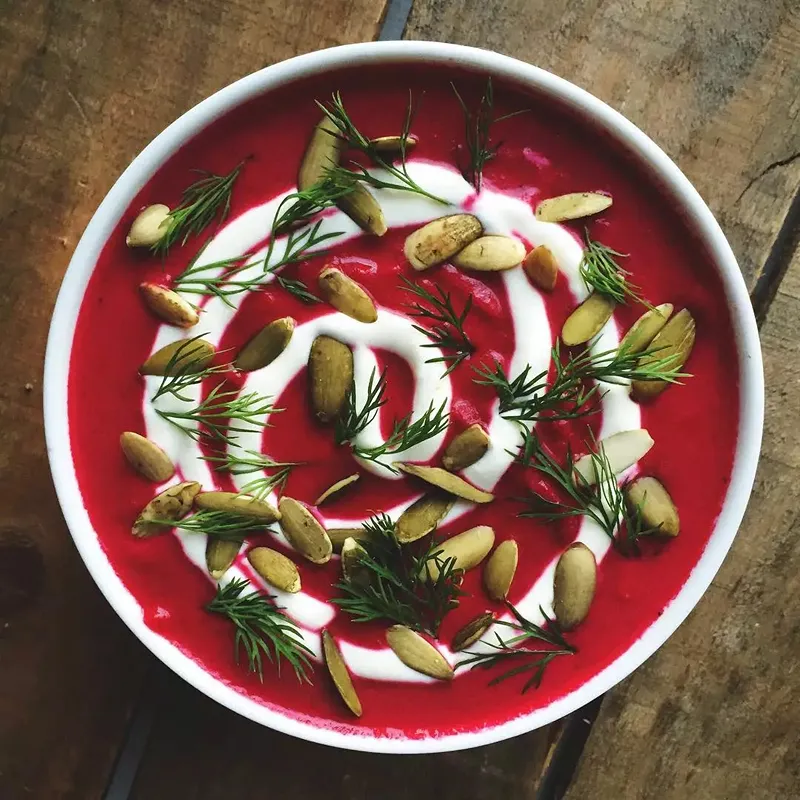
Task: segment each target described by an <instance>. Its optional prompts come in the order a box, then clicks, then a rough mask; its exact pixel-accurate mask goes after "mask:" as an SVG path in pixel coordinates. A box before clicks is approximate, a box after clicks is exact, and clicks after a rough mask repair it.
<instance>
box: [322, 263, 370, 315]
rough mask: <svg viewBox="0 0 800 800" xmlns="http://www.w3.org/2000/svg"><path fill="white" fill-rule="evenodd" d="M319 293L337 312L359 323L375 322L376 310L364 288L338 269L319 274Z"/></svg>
mask: <svg viewBox="0 0 800 800" xmlns="http://www.w3.org/2000/svg"><path fill="white" fill-rule="evenodd" d="M318 281H319V291H320V294H321V295H322V297H323V299H324V300H327V301H328V302H329V303H330V304H331V305H332V306H333V307H334V308H335V309H336V310H337V311H341V312H342V314H347V316H348V317H352V318H353V319H356V320H358V321H359V322H375V320H376V319H378V309H377V308H376V307H375V303H374V302H373V301H372V298H371V297H370V296H369V295H368V294H367V292H366V291H365V290H364V288H363V287H362V286H361V285H360V284H358V283H356V282H355V281H354V280H353V279H352V278H349V277H348V276H347V275H345V274H344V272H342V271H341V270H340V269H336V268H335V267H326V268H325V269H323V270H322V272H320V273H319V278H318Z"/></svg>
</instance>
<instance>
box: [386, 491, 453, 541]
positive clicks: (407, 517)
mask: <svg viewBox="0 0 800 800" xmlns="http://www.w3.org/2000/svg"><path fill="white" fill-rule="evenodd" d="M454 503H455V499H454V498H453V496H452V495H449V494H446V493H444V492H435V493H432V494H425V495H423V496H422V497H420V498H419V500H415V501H414V502H413V503H412V504H411V505H410V506H409V507H408V508H407V509H406V510H405V511H404V512H403V513H402V514H401V515H400V516H399V517H398V518H397V522H396V523H395V526H394V535H395V536H396V537H397V541H398V542H400V544H408V543H409V542H416V541H417V539H421V538H422V537H423V536H427V535H428V534H429V533H430V532H431V531H432V530H434V529H435V528H436V526H437V525H438V524H439V523H440V522H441V521H442V520H443V519H444V518H445V517H446V516H447V515H448V514H449V513H450V509H451V508H452V507H453V504H454Z"/></svg>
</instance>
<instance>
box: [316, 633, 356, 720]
mask: <svg viewBox="0 0 800 800" xmlns="http://www.w3.org/2000/svg"><path fill="white" fill-rule="evenodd" d="M322 654H323V655H324V656H325V666H326V667H327V668H328V672H329V673H330V676H331V678H332V680H333V685H334V686H335V687H336V691H337V692H339V695H340V696H341V698H342V700H344V704H345V705H346V706H347V707H348V708H349V709H350V711H351V712H352V713H353V714H355V716H357V717H360V716H361V701H360V700H359V699H358V695H357V694H356V690H355V688H354V686H353V679H352V678H351V677H350V671H349V670H348V669H347V664H345V662H344V658H342V652H341V650H339V646H338V645H337V644H336V642H335V641H334V638H333V636H331V634H330V633H329V632H328V631H327V630H323V631H322Z"/></svg>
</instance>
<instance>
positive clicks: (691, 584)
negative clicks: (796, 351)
mask: <svg viewBox="0 0 800 800" xmlns="http://www.w3.org/2000/svg"><path fill="white" fill-rule="evenodd" d="M385 62H406V63H409V62H416V63H420V62H422V63H430V64H432V65H434V66H437V65H449V66H459V67H465V68H467V69H470V70H478V71H482V72H485V73H488V74H491V75H493V76H495V77H497V78H502V79H504V80H507V81H511V82H515V83H517V84H518V85H520V84H521V85H524V86H526V87H527V88H532V89H534V90H536V91H538V92H541V93H543V94H544V95H546V96H548V97H552V98H553V99H554V100H555V101H556V102H559V103H561V104H563V105H566V106H567V107H570V108H573V109H576V110H577V111H578V112H579V113H580V114H581V115H582V116H584V117H585V118H588V119H589V120H590V121H591V122H593V123H594V124H595V125H599V126H600V128H601V129H603V130H605V131H607V132H609V133H611V135H612V136H613V137H614V138H615V139H616V140H617V141H619V142H621V143H622V145H623V146H624V147H625V148H626V149H627V150H629V151H632V152H633V153H634V154H635V155H636V157H637V158H638V159H639V160H640V161H641V162H643V163H645V164H647V166H648V168H649V169H650V171H651V172H652V174H653V175H654V177H655V178H656V179H657V180H658V181H659V182H660V183H661V184H662V187H663V188H664V189H666V191H667V192H669V193H670V194H671V195H672V196H673V198H674V199H675V200H676V201H677V203H678V204H679V205H680V207H681V209H682V210H683V212H684V213H686V215H687V216H688V221H689V224H690V225H692V226H693V227H694V228H695V231H696V233H697V235H698V236H699V238H700V239H701V241H702V242H703V243H704V244H705V246H706V248H707V250H708V253H709V257H710V258H711V259H712V260H713V261H714V263H715V265H716V267H717V269H718V271H719V273H720V276H721V279H722V282H723V286H724V289H725V293H726V297H727V302H728V306H729V308H730V310H731V316H732V323H733V327H734V333H735V338H736V345H737V353H738V360H739V393H740V417H739V430H738V440H737V445H736V452H735V457H734V464H733V472H732V476H731V481H730V484H729V487H728V491H727V494H726V496H725V500H724V503H723V508H722V511H721V513H720V516H719V517H718V519H717V522H716V525H715V528H714V531H713V533H712V535H711V537H710V539H709V542H708V544H707V546H706V548H705V550H704V551H703V554H702V556H701V557H700V559H699V561H698V562H697V564H696V565H695V567H694V568H693V570H692V571H691V573H690V574H689V576H688V578H687V580H686V583H684V585H683V587H682V588H681V589H680V591H679V592H678V594H677V595H676V596H675V597H674V598H673V599H672V600H671V601H670V603H669V604H668V605H667V607H666V608H665V609H664V611H663V613H662V614H661V616H660V617H658V618H657V619H656V620H655V621H654V622H653V623H652V624H651V625H650V627H648V628H647V630H646V631H645V632H644V634H643V635H642V636H641V637H640V638H639V639H637V640H636V641H635V642H634V643H633V644H632V645H631V646H630V647H629V648H628V649H627V650H626V651H625V652H624V653H622V654H621V655H620V656H618V657H617V658H616V659H615V660H614V661H613V662H612V663H611V664H609V665H608V666H607V667H605V668H604V669H603V670H601V671H600V672H598V673H596V674H595V675H594V676H593V677H592V678H590V679H589V680H588V681H587V682H586V683H584V684H582V685H581V686H579V687H578V688H577V689H574V690H573V691H571V692H569V693H568V694H566V695H564V696H562V697H560V698H558V699H557V700H555V701H553V702H551V703H549V704H548V705H546V706H544V707H543V708H540V709H536V710H535V711H532V712H528V713H524V714H522V715H520V716H517V717H514V718H512V719H510V720H507V721H506V722H503V723H501V724H499V725H493V726H491V727H486V728H481V729H477V730H470V731H465V732H459V733H452V734H447V735H443V736H435V735H431V736H428V737H425V738H408V737H403V738H393V737H389V736H385V737H384V736H377V735H374V734H372V733H365V734H356V733H350V732H343V731H341V730H338V729H337V728H336V727H335V726H332V725H331V726H320V725H318V724H316V723H314V722H311V721H308V720H306V719H303V718H300V717H296V716H291V715H288V714H284V713H281V712H279V711H277V710H274V709H273V708H270V707H268V706H266V705H262V704H261V703H259V702H257V701H255V700H253V699H252V698H250V697H247V696H246V695H244V694H241V693H239V692H237V691H236V690H235V689H234V688H232V687H231V686H229V685H227V684H225V683H223V682H222V681H221V680H219V679H218V678H216V677H214V676H213V675H211V674H210V673H209V672H206V670H205V669H203V668H202V667H201V666H200V665H199V664H197V663H196V662H195V661H193V660H192V659H191V658H190V657H189V656H188V655H186V654H185V653H184V652H182V651H181V650H180V649H179V648H178V647H176V646H175V645H174V644H172V643H171V642H168V641H167V640H165V639H162V638H161V636H159V635H158V634H156V633H154V632H153V631H151V630H150V629H149V628H148V627H147V625H146V624H145V622H144V620H143V617H142V612H141V609H140V607H139V606H138V604H137V603H136V601H135V600H134V599H133V597H132V596H131V595H130V594H129V593H128V590H127V589H126V588H125V586H124V585H123V583H122V581H121V579H120V578H119V577H118V576H117V575H116V573H115V572H114V570H113V568H112V566H111V564H110V562H109V561H108V559H107V558H106V555H105V553H104V552H103V550H102V547H101V546H100V543H99V540H98V538H97V535H96V533H95V532H94V529H93V527H92V525H91V522H90V520H89V516H88V513H87V511H86V509H85V508H84V506H83V501H82V497H81V494H80V490H79V486H78V481H77V476H76V473H75V469H74V464H73V462H72V456H71V448H70V439H69V424H68V416H67V397H68V395H67V383H68V377H69V361H70V356H71V352H72V343H73V335H74V329H75V323H76V320H77V315H78V311H79V309H80V304H81V301H82V299H83V295H84V291H85V288H86V285H87V283H88V280H89V277H90V275H91V273H92V271H93V268H94V265H95V263H96V260H97V256H98V255H99V252H100V250H101V249H102V247H103V246H104V244H105V242H106V240H107V238H108V236H109V235H110V234H111V232H112V230H113V229H114V227H115V226H116V224H117V223H118V221H119V219H120V217H121V215H122V214H123V213H125V211H126V210H127V208H128V206H129V203H130V201H131V199H132V198H133V196H134V195H135V194H136V193H137V192H138V191H139V189H140V188H141V187H142V186H143V185H144V184H145V183H146V182H147V180H149V178H150V177H151V175H152V174H153V173H154V172H155V171H156V170H157V169H158V168H159V167H160V165H161V164H162V163H163V162H164V161H165V160H166V159H167V158H169V157H170V156H171V155H172V154H173V153H174V152H175V151H176V150H177V149H178V148H179V147H180V146H182V145H183V144H184V143H185V142H186V141H187V140H188V139H189V138H191V136H193V135H194V134H195V133H196V132H197V131H199V130H200V129H201V128H204V127H205V126H206V125H208V124H210V123H211V122H212V121H214V120H215V119H217V118H219V117H220V116H222V115H224V114H225V113H227V112H228V111H229V110H230V109H232V108H233V107H235V106H238V105H240V104H241V103H243V102H246V101H247V100H249V99H251V98H252V97H254V96H257V95H259V94H262V93H265V92H268V91H271V90H273V89H276V88H278V87H279V86H281V85H283V84H285V83H289V82H292V81H295V80H298V79H300V78H304V77H308V76H313V75H315V74H318V73H320V72H322V71H325V70H335V69H338V68H342V67H346V66H350V67H352V66H360V65H364V64H373V63H385ZM763 415H764V380H763V367H762V359H761V349H760V343H759V337H758V329H757V327H756V321H755V317H754V315H753V311H752V307H751V305H750V298H749V295H748V292H747V287H746V285H745V282H744V278H743V276H742V274H741V272H740V270H739V267H738V264H737V262H736V258H735V256H734V254H733V252H732V250H731V248H730V245H729V244H728V242H727V240H726V238H725V236H724V234H723V233H722V230H721V229H720V226H719V224H718V223H717V221H716V220H715V218H714V216H713V215H712V213H711V211H710V210H709V208H708V207H707V206H706V204H705V202H704V201H703V200H702V198H701V197H700V195H699V193H698V192H697V190H696V189H695V188H694V187H693V186H692V184H691V183H690V182H689V180H688V178H686V176H685V175H684V174H683V173H682V172H681V171H680V169H679V168H678V167H677V166H676V165H675V164H674V163H673V161H672V160H671V159H670V158H669V157H668V156H667V155H666V153H664V151H663V150H661V148H660V147H658V145H656V144H655V143H654V142H653V141H652V140H651V139H650V138H649V137H648V136H647V135H645V134H644V133H643V132H642V131H640V130H639V129H638V128H637V127H636V126H635V125H634V124H633V123H632V122H630V121H629V120H627V119H626V118H625V117H624V116H622V114H620V113H619V112H617V111H615V110H614V109H612V108H611V107H610V106H608V105H607V104H606V103H604V102H603V101H601V100H599V99H598V98H596V97H594V96H593V95H591V94H590V93H589V92H587V91H585V90H584V89H581V88H579V87H577V86H575V85H574V84H572V83H570V82H569V81H567V80H565V79H563V78H559V77H557V76H556V75H553V74H552V73H550V72H547V71H545V70H543V69H541V68H539V67H536V66H533V65H531V64H527V63H525V62H522V61H519V60H517V59H515V58H512V57H510V56H505V55H500V54H498V53H495V52H492V51H488V50H482V49H478V48H473V47H465V46H463V45H456V44H445V43H440V42H417V41H391V42H364V43H359V44H350V45H343V46H339V47H333V48H329V49H325V50H319V51H315V52H312V53H308V54H305V55H301V56H296V57H294V58H291V59H289V60H287V61H283V62H280V63H277V64H274V65H271V66H269V67H266V68H264V69H262V70H260V71H258V72H255V73H253V74H251V75H248V76H246V77H244V78H241V79H239V80H238V81H236V82H234V83H232V84H230V85H228V86H226V87H224V88H222V89H220V90H219V91H218V92H216V93H215V94H213V95H211V96H210V97H208V98H206V99H205V100H203V101H201V102H200V103H198V104H197V105H196V106H194V107H193V108H191V109H190V110H189V111H187V112H186V113H184V114H183V115H182V116H180V117H179V118H178V119H177V120H176V121H175V122H173V123H172V124H171V125H169V126H168V127H167V128H166V129H165V130H164V131H162V133H160V134H159V135H158V136H156V137H155V138H154V139H153V140H152V141H151V142H150V144H148V145H147V147H145V148H144V150H143V151H142V152H141V153H140V154H139V155H138V156H137V157H136V158H135V159H134V160H133V161H132V162H131V164H130V165H129V166H128V167H127V168H126V169H125V171H124V172H123V173H122V175H121V176H120V177H119V178H118V179H117V181H116V182H115V183H114V185H113V186H112V188H111V189H110V191H109V192H108V194H107V195H106V196H105V198H104V199H103V201H102V202H101V204H100V206H99V207H98V209H97V211H96V212H95V214H94V215H93V217H92V219H91V221H90V222H89V224H88V226H87V227H86V230H85V231H84V233H83V236H82V237H81V239H80V241H79V243H78V246H77V247H76V249H75V252H74V254H73V256H72V259H71V260H70V263H69V266H68V268H67V271H66V274H65V276H64V279H63V283H62V285H61V289H60V291H59V294H58V299H57V301H56V306H55V310H54V313H53V317H52V321H51V325H50V332H49V335H48V341H47V350H46V355H45V370H44V422H45V437H46V443H47V455H48V459H49V462H50V468H51V472H52V476H53V482H54V484H55V488H56V493H57V496H58V500H59V503H60V505H61V509H62V511H63V514H64V517H65V520H66V522H67V526H68V527H69V530H70V533H71V535H72V537H73V539H74V541H75V544H76V546H77V548H78V551H79V553H80V555H81V557H82V559H83V561H84V563H85V564H86V567H87V569H88V570H89V572H90V574H91V576H92V578H93V579H94V580H95V582H96V583H97V585H98V587H99V589H100V591H101V592H102V593H103V595H104V596H105V598H106V599H107V600H108V602H109V603H110V604H111V606H112V608H113V609H114V611H115V612H116V613H117V614H118V615H119V616H120V617H121V619H122V620H123V622H125V624H126V625H127V626H128V627H129V628H130V630H131V631H132V632H133V633H134V634H135V635H136V636H137V637H138V638H139V640H140V641H142V642H143V644H144V645H145V646H146V647H147V648H148V649H149V650H150V651H151V652H152V653H153V654H154V655H155V656H157V657H158V658H159V659H160V660H161V661H162V662H163V663H164V664H166V665H167V666H168V667H169V668H170V669H171V670H173V671H174V672H175V673H177V674H178V675H180V676H181V677H182V678H183V679H184V680H186V681H187V682H188V683H190V684H192V685H193V686H194V687H195V688H197V689H199V690H200V691H201V692H203V693H204V694H206V695H207V696H208V697H211V698H212V699H214V700H216V701H217V702H218V703H220V704H222V705H224V706H226V707H227V708H229V709H231V710H232V711H235V712H237V713H239V714H241V715H242V716H244V717H247V718H249V719H251V720H253V721H255V722H258V723H260V724H263V725H266V726H268V727H271V728H273V729H275V730H277V731H281V732H283V733H287V734H291V735H293V736H297V737H299V738H302V739H306V740H309V741H312V742H316V743H319V744H325V745H331V746H336V747H341V748H346V749H352V750H363V751H369V752H383V753H433V752H444V751H450V750H460V749H467V748H471V747H477V746H480V745H486V744H491V743H493V742H497V741H501V740H503V739H507V738H510V737H512V736H517V735H520V734H522V733H526V732H529V731H531V730H534V729H536V728H539V727H542V726H544V725H547V724H549V723H551V722H554V721H555V720H557V719H560V718H562V717H564V716H566V715H567V714H569V713H571V712H572V711H575V710H576V709H578V708H580V707H582V706H584V705H586V704H587V703H589V702H591V701H592V700H594V699H595V698H596V697H598V696H599V695H601V694H602V693H603V692H606V691H608V690H609V689H610V688H611V687H612V686H614V685H615V684H617V683H618V682H619V681H621V680H622V679H623V678H625V677H627V676H628V675H629V674H630V673H631V672H632V671H633V670H634V669H636V668H637V667H638V666H640V665H641V664H642V663H643V662H644V661H645V660H646V659H647V658H649V657H650V656H651V655H652V654H653V653H654V652H655V651H656V650H657V649H658V648H659V647H660V646H661V645H662V644H663V643H664V642H665V641H666V640H667V639H668V638H669V636H670V635H671V634H672V633H673V632H674V631H675V629H676V628H677V627H678V626H679V625H680V624H681V622H683V620H684V619H685V618H686V616H687V615H688V614H689V612H690V611H691V610H692V609H693V608H694V606H695V605H696V604H697V602H698V601H699V600H700V598H701V597H702V595H703V593H704V592H705V590H706V589H707V588H708V586H709V585H710V583H711V581H712V579H713V578H714V576H715V574H716V572H717V570H718V569H719V567H720V565H721V564H722V561H723V559H724V558H725V555H726V553H727V552H728V550H729V548H730V546H731V544H732V542H733V539H734V537H735V535H736V532H737V530H738V528H739V525H740V523H741V521H742V518H743V516H744V512H745V508H746V506H747V502H748V500H749V496H750V492H751V489H752V485H753V481H754V478H755V472H756V466H757V462H758V454H759V451H760V446H761V433H762V426H763ZM65 418H66V419H67V424H65Z"/></svg>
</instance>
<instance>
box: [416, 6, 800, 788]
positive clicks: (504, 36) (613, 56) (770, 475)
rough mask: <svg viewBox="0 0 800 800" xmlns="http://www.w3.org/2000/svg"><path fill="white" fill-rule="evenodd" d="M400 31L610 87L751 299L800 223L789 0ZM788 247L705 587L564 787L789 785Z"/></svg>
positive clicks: (539, 11)
mask: <svg viewBox="0 0 800 800" xmlns="http://www.w3.org/2000/svg"><path fill="white" fill-rule="evenodd" d="M406 36H407V37H408V38H423V39H444V40H449V41H455V42H460V43H463V44H472V45H478V46H483V47H489V48H493V49H496V50H499V51H501V52H505V53H508V54H509V55H514V56H517V57H519V58H522V59H524V60H527V61H530V62H532V63H535V64H538V65H539V66H542V67H545V68H546V69H550V70H552V71H554V72H556V73H557V74H560V75H562V76H564V77H566V78H569V79H570V80H573V81H574V82H576V83H578V84H579V85H581V86H583V87H585V88H587V89H588V90H589V91H591V92H592V93H594V94H595V95H597V96H599V97H600V98H602V99H603V100H606V101H607V102H609V103H610V104H611V105H612V106H614V107H615V108H617V109H619V110H620V111H622V112H623V113H624V114H626V115H627V116H628V117H629V118H631V119H632V120H633V121H634V122H636V123H637V124H638V125H640V126H641V127H642V128H643V129H644V130H645V131H646V132H648V133H649V134H650V135H651V136H652V137H653V138H654V139H655V140H656V141H657V142H658V143H659V144H661V145H662V147H664V149H665V150H666V151H667V152H668V153H669V154H670V155H671V156H672V157H673V158H675V159H676V161H677V162H678V164H679V165H680V166H681V167H682V168H683V170H684V171H685V172H686V173H687V175H688V176H689V177H690V178H691V179H692V181H693V182H694V184H695V185H696V186H697V188H698V189H699V190H700V192H701V194H703V196H704V197H705V198H706V200H707V201H708V202H709V204H710V205H711V207H712V209H713V210H714V212H715V213H716V215H717V217H718V219H719V220H720V222H721V224H722V226H723V228H724V229H725V232H726V233H727V235H728V237H729V238H730V240H731V244H732V245H733V247H734V250H735V251H736V253H737V256H738V258H739V261H740V264H741V267H742V270H743V272H744V275H745V278H746V280H747V282H748V284H749V286H750V287H751V289H755V293H754V302H755V303H756V305H757V310H758V311H759V313H760V314H761V315H762V316H763V315H764V313H765V312H766V309H767V306H768V305H769V301H770V300H772V297H773V294H774V292H775V291H776V289H777V287H778V284H779V283H780V278H781V277H782V275H783V272H784V270H785V269H786V267H787V265H788V263H789V261H790V258H791V255H792V252H793V250H794V249H795V248H796V246H797V240H798V234H799V233H800V225H798V223H799V222H800V202H798V200H797V198H798V189H799V188H800V121H798V103H797V86H798V82H799V81H800V6H798V5H797V3H792V2H785V3H784V2H775V1H774V0H769V1H768V2H761V3H750V2H746V1H745V0H728V2H722V3H694V4H690V3H678V4H677V5H676V4H675V3H663V2H659V1H658V0H644V1H643V2H633V0H621V1H620V2H614V3H606V2H600V0H585V2H579V3H575V2H569V0H555V2H550V3H544V2H538V0H537V1H536V2H530V1H528V2H526V1H525V0H502V1H501V2H495V3H485V2H478V0H455V1H451V0H418V2H417V3H416V4H415V6H414V9H413V12H412V15H411V19H410V22H409V26H408V27H407V30H406ZM799 313H800V262H798V260H797V258H796V259H795V263H794V265H793V267H792V270H791V271H790V272H789V273H788V274H787V278H786V281H784V283H783V285H782V287H781V290H780V291H779V292H778V294H777V297H776V300H775V303H774V304H773V305H772V308H771V311H770V313H769V317H768V319H767V322H766V324H765V326H764V328H763V344H764V351H765V360H766V380H767V385H768V387H769V389H768V396H767V421H766V429H765V439H764V448H763V457H762V463H761V467H760V470H759V476H758V480H757V484H756V490H755V493H754V495H753V498H752V500H751V503H750V509H749V512H748V516H747V520H746V523H745V525H744V527H743V528H742V531H741V534H740V535H739V537H738V539H737V541H736V544H735V546H734V549H733V550H732V552H731V555H730V556H729V558H728V560H727V561H726V563H725V566H724V568H723V570H722V571H721V573H720V574H719V576H718V578H717V579H716V580H715V582H714V585H713V586H712V588H711V589H710V590H709V592H708V595H707V596H706V597H705V598H704V600H703V601H702V602H701V603H700V605H699V607H698V608H697V610H696V611H695V612H694V613H693V614H692V616H691V617H690V619H689V621H688V622H687V623H686V624H685V625H684V626H683V627H682V628H681V629H680V630H679V631H678V632H677V634H676V635H675V636H674V637H673V638H672V639H671V640H670V641H669V642H668V643H667V644H666V645H665V646H664V647H663V648H662V649H661V651H660V652H659V653H658V654H657V655H656V656H655V657H654V658H652V659H651V660H650V661H649V662H648V663H647V664H646V665H645V666H644V667H643V668H641V669H640V670H638V671H637V672H636V673H635V674H634V675H633V676H632V677H631V678H630V679H629V680H627V681H626V682H625V683H624V684H622V685H621V686H620V687H619V688H617V689H616V690H615V691H613V692H612V693H611V694H610V695H609V696H608V698H607V700H606V703H605V705H604V708H603V710H602V711H601V714H600V718H599V721H598V724H597V725H596V726H595V728H594V730H593V731H592V734H591V736H590V738H589V744H588V747H587V750H586V752H585V756H584V758H583V759H582V762H581V765H580V771H579V774H578V776H577V778H576V781H575V783H574V785H573V787H572V789H571V791H570V793H569V798H570V800H579V799H580V800H583V798H620V799H622V798H625V799H626V800H627V798H653V800H655V798H658V800H669V799H670V798H676V800H677V798H685V797H703V798H714V799H715V800H716V798H740V797H749V798H750V797H751V798H783V797H787V798H788V797H797V796H800V756H798V751H797V731H796V724H797V713H796V710H795V709H796V702H795V700H796V697H797V695H798V692H799V691H800V674H798V671H797V669H796V668H794V665H795V661H796V654H797V642H798V636H799V635H800V600H798V589H800V586H799V585H798V578H797V575H798V570H799V569H800V547H798V534H800V528H799V527H798V525H799V524H800V523H799V522H798V509H800V491H799V490H798V478H800V475H798V472H797V470H798V467H799V466H800V436H799V435H798V431H797V424H796V421H797V419H798V412H800V408H799V407H798V400H797V397H798V390H800V366H799V365H798V355H800V353H799V352H798V345H797V319H798V314H799Z"/></svg>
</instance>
